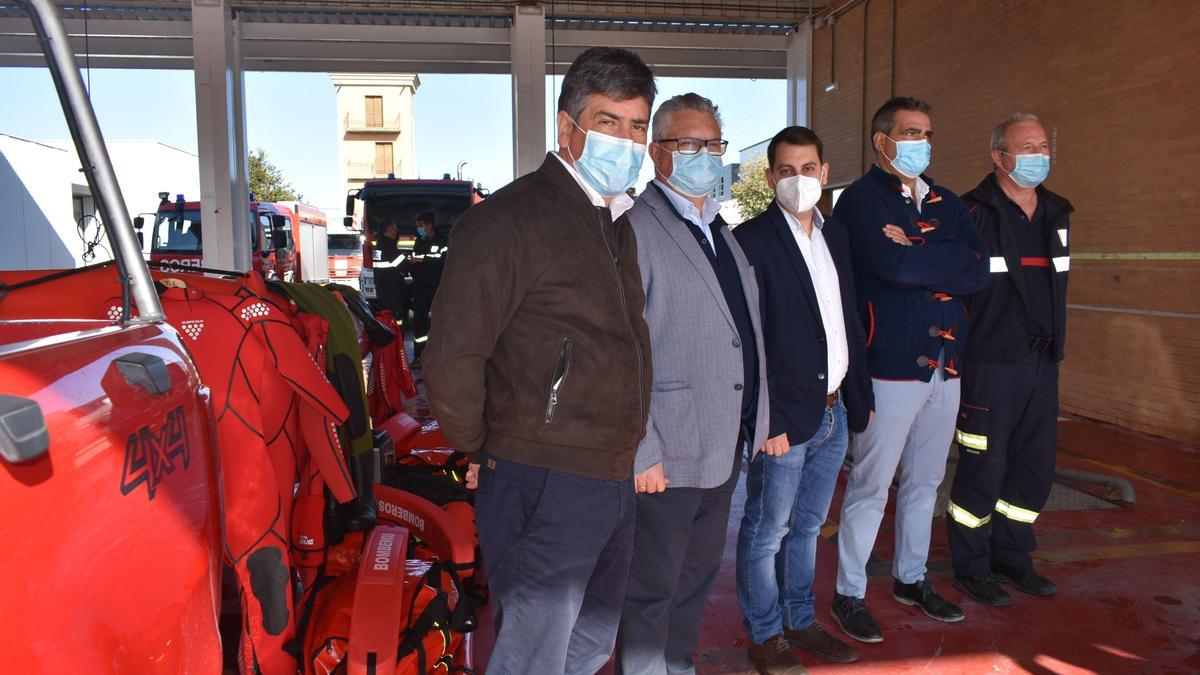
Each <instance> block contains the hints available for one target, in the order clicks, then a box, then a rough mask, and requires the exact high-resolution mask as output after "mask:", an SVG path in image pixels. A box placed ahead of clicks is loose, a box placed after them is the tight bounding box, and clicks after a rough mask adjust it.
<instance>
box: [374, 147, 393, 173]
mask: <svg viewBox="0 0 1200 675" xmlns="http://www.w3.org/2000/svg"><path fill="white" fill-rule="evenodd" d="M393 166H394V165H393V164H392V144H391V143H376V144H375V173H377V174H386V173H392V167H393Z"/></svg>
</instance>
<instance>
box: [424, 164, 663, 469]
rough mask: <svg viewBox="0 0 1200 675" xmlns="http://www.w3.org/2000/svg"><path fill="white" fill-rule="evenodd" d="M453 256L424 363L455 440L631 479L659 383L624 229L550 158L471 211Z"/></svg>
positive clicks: (472, 450) (476, 451) (631, 240)
mask: <svg viewBox="0 0 1200 675" xmlns="http://www.w3.org/2000/svg"><path fill="white" fill-rule="evenodd" d="M450 248H451V249H452V250H453V251H454V255H453V256H450V258H449V259H448V261H447V263H446V269H445V272H444V274H443V276H442V282H441V286H440V287H439V289H438V293H437V296H436V298H435V299H434V303H433V311H432V312H431V314H432V318H433V326H432V329H431V331H430V334H429V343H428V348H427V349H426V350H425V352H424V354H423V356H422V364H423V368H424V375H425V384H426V386H427V388H428V391H429V396H430V400H431V402H432V404H433V412H434V414H435V415H436V417H437V419H438V420H439V421H440V422H441V425H442V428H443V430H444V431H445V434H446V438H447V439H449V440H450V442H451V443H453V444H454V445H455V447H457V448H458V449H460V450H462V451H464V452H466V453H467V454H468V455H469V456H470V457H471V461H473V462H478V461H480V457H481V455H482V453H483V451H487V452H488V453H490V454H492V455H495V456H496V457H500V458H503V459H507V460H511V461H514V462H520V463H523V464H530V465H533V466H538V467H543V468H548V469H555V470H560V471H566V472H570V473H574V474H578V475H583V476H588V477H591V478H597V479H602V480H625V479H627V478H629V477H630V476H631V475H632V471H633V456H634V451H635V450H636V448H637V444H638V442H639V441H640V440H641V438H642V436H643V434H644V433H645V428H646V416H647V411H648V409H649V405H650V383H651V379H652V371H651V364H650V334H649V329H648V328H647V326H646V322H645V320H644V319H643V316H642V311H643V309H644V307H645V304H646V298H645V294H644V293H643V291H642V282H641V273H640V271H639V269H638V260H637V241H636V239H635V237H634V232H633V229H632V227H630V225H629V222H628V221H627V220H626V219H624V218H619V219H617V221H616V222H615V223H614V222H613V221H612V218H611V216H610V214H609V211H608V209H606V208H597V207H595V206H593V205H592V204H591V201H590V200H589V199H588V198H587V195H586V194H584V192H583V190H582V189H581V188H580V187H579V184H578V183H576V182H575V179H574V178H573V177H572V176H571V174H570V173H568V172H567V170H566V169H565V168H564V167H563V166H562V164H561V163H560V162H559V160H558V159H556V158H555V157H552V156H549V155H547V157H546V161H545V162H543V163H542V166H541V168H539V169H538V170H537V171H535V172H533V173H531V174H527V175H525V176H522V177H520V178H518V179H517V180H515V181H513V182H512V183H510V184H509V185H507V186H505V187H504V188H503V189H501V190H499V191H497V192H496V193H494V194H493V195H491V196H490V197H488V198H487V200H485V201H484V202H482V203H480V204H478V205H476V206H474V207H472V208H471V209H470V210H468V211H467V212H466V213H465V214H464V215H463V216H462V218H460V219H459V221H458V223H457V224H456V225H455V226H454V229H453V230H452V231H451V235H450Z"/></svg>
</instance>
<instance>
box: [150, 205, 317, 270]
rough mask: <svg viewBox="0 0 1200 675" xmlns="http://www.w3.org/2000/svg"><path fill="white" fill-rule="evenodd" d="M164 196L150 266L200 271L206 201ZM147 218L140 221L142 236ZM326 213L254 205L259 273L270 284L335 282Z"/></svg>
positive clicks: (252, 221)
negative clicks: (329, 270) (276, 281)
mask: <svg viewBox="0 0 1200 675" xmlns="http://www.w3.org/2000/svg"><path fill="white" fill-rule="evenodd" d="M167 195H168V193H159V197H160V198H161V199H162V201H161V203H160V204H159V206H158V211H157V212H156V213H155V214H153V219H154V225H153V227H152V229H151V239H150V261H151V262H156V263H160V264H163V265H171V266H174V267H180V268H182V267H200V266H201V259H202V244H203V241H204V229H203V226H202V223H201V219H200V218H201V217H200V202H198V201H187V199H186V198H185V197H184V195H181V194H180V195H176V196H175V201H174V202H171V201H170V200H168V199H167ZM145 225H146V216H138V217H137V218H134V227H135V228H136V229H137V230H138V231H139V234H141V232H142V230H143V229H144V227H145ZM325 232H326V219H325V213H324V212H323V211H321V210H319V209H317V208H315V207H313V206H309V205H307V204H301V203H293V204H290V205H286V204H278V203H271V202H258V201H255V200H254V198H253V196H251V201H250V246H251V250H252V251H253V255H252V256H251V261H252V263H253V265H254V269H255V270H256V271H258V272H261V273H262V274H263V275H264V276H265V277H267V278H268V279H281V280H283V281H324V280H326V279H328V278H329V275H328V273H327V268H326V263H325V259H326V257H327V248H326V246H327V241H326V234H325Z"/></svg>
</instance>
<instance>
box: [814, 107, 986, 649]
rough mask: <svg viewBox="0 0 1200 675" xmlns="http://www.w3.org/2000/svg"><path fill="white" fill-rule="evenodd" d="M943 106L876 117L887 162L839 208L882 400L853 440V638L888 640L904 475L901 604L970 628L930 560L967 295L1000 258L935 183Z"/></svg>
mask: <svg viewBox="0 0 1200 675" xmlns="http://www.w3.org/2000/svg"><path fill="white" fill-rule="evenodd" d="M932 112H933V109H932V108H931V107H930V105H929V104H928V103H925V102H924V101H919V100H917V99H914V98H908V97H898V98H893V99H891V100H889V101H887V102H886V103H884V104H883V106H881V107H880V108H879V110H878V111H876V113H875V115H874V117H873V118H872V120H871V142H872V145H873V147H874V148H875V163H874V164H873V165H872V166H871V168H870V169H869V170H868V171H867V173H866V174H865V175H863V176H862V177H861V178H859V179H858V180H856V181H855V182H853V183H851V184H850V186H849V187H847V188H846V189H845V191H844V192H843V193H842V195H841V197H840V198H839V199H838V202H837V205H836V206H835V207H834V209H833V216H834V218H836V219H837V220H839V221H841V222H843V223H845V224H846V226H847V228H849V230H850V250H851V252H852V254H853V259H854V271H855V288H856V290H857V292H858V310H859V316H860V318H861V319H862V321H863V323H864V324H865V326H866V330H867V364H868V367H869V370H870V373H871V378H872V389H873V390H874V393H875V413H876V416H875V420H874V421H873V422H872V424H871V425H870V426H869V427H867V429H866V431H864V432H862V433H860V434H857V435H855V437H854V438H853V441H852V443H851V446H850V456H851V458H852V460H853V469H851V471H850V477H849V479H848V480H847V482H846V494H845V497H844V499H843V500H842V515H841V519H840V523H839V529H838V576H837V592H836V593H835V594H834V599H833V607H832V613H833V617H834V619H835V620H836V621H837V623H838V625H839V626H841V628H842V630H843V631H844V632H845V633H846V634H847V635H849V636H850V637H852V638H854V639H856V640H860V641H862V642H881V641H882V640H883V632H882V631H881V630H880V628H879V625H878V624H877V623H875V619H874V618H873V617H872V616H871V613H870V611H869V610H868V609H867V606H866V594H867V559H868V558H869V557H870V555H871V549H872V548H873V547H874V544H875V537H876V535H878V533H879V523H880V520H882V518H883V510H884V507H885V506H886V505H887V501H888V492H889V490H890V488H891V485H892V480H893V479H894V478H895V477H896V473H897V469H899V477H900V487H899V490H898V491H897V496H896V552H895V554H894V556H893V558H892V577H893V582H892V597H893V598H894V599H895V600H896V601H897V602H899V603H901V604H904V605H910V606H915V607H918V608H919V609H920V610H921V611H922V612H924V613H925V615H926V616H928V617H930V618H932V619H934V620H937V621H943V622H955V621H962V620H963V612H962V610H961V609H959V608H958V607H957V606H955V605H954V604H952V603H950V602H949V601H947V600H945V599H944V598H942V597H941V596H940V595H938V593H937V592H936V591H934V589H933V584H932V583H931V582H930V581H929V578H928V576H927V575H926V569H925V562H926V559H927V558H928V556H929V537H930V530H931V528H932V526H933V508H934V502H935V501H936V500H937V488H938V485H939V484H940V483H941V482H942V477H943V476H944V475H945V471H946V457H947V455H948V454H949V451H950V443H951V441H952V440H953V438H954V419H955V417H956V416H957V415H958V403H959V374H960V373H961V372H962V370H963V369H964V368H966V367H969V364H966V363H964V352H965V350H964V348H963V344H964V343H965V342H966V341H967V339H968V335H967V314H966V311H965V309H964V306H963V301H962V299H963V297H965V296H968V295H971V294H973V293H977V292H979V291H981V290H983V289H984V288H985V287H986V286H987V284H988V260H987V256H988V254H987V246H986V245H985V244H984V243H983V240H982V239H981V238H980V237H979V233H978V232H977V231H976V230H975V223H974V222H973V221H972V219H971V215H970V214H969V213H967V208H966V207H965V206H964V205H963V203H962V201H961V200H959V198H958V197H956V196H955V195H954V193H952V192H950V190H948V189H946V188H945V187H942V186H941V185H937V184H935V183H934V182H933V179H931V178H929V177H928V176H926V175H924V171H925V168H926V167H927V166H928V165H929V158H930V154H931V152H930V147H931V146H930V141H931V139H932V138H933V122H932V120H931V117H930V116H931V114H932Z"/></svg>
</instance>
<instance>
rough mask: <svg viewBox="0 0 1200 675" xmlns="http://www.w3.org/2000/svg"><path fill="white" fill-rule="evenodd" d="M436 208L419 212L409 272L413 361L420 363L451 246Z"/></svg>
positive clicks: (415, 363)
mask: <svg viewBox="0 0 1200 675" xmlns="http://www.w3.org/2000/svg"><path fill="white" fill-rule="evenodd" d="M434 220H435V217H434V214H433V211H422V212H420V213H418V214H417V241H416V242H415V243H413V256H412V261H411V265H410V266H409V269H408V272H409V274H410V275H411V276H412V312H413V318H412V329H413V363H414V365H419V364H420V361H421V352H423V351H424V350H425V345H426V343H427V341H428V340H429V310H430V308H431V307H432V306H433V296H434V294H436V293H437V288H438V284H439V283H440V282H441V280H442V269H443V268H444V266H445V264H446V253H447V251H448V250H449V245H448V243H447V241H446V236H445V235H443V234H441V233H440V232H438V231H437V227H436V225H435V224H434Z"/></svg>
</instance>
